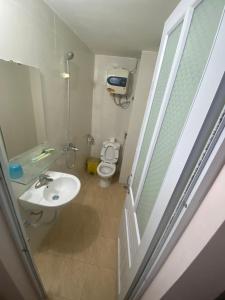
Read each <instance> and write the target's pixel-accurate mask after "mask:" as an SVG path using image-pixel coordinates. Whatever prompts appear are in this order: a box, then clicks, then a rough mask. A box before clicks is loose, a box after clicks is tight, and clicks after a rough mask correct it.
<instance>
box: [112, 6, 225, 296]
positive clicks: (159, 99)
mask: <svg viewBox="0 0 225 300" xmlns="http://www.w3.org/2000/svg"><path fill="white" fill-rule="evenodd" d="M224 6H225V0H183V1H181V2H180V4H179V5H178V7H177V8H176V9H175V11H174V12H173V13H172V15H171V16H170V18H169V19H168V20H167V22H166V24H165V27H164V31H163V35H162V40H161V45H160V49H159V54H158V59H157V62H156V68H155V72H154V77H153V83H152V87H151V91H150V95H149V100H148V105H147V108H146V112H145V116H144V120H143V125H142V129H141V133H140V137H139V142H138V146H137V150H136V155H135V159H134V163H133V168H132V173H131V176H130V183H129V191H128V193H127V196H126V202H125V208H124V212H123V216H122V222H121V227H120V233H119V237H118V264H119V291H118V292H119V299H121V300H122V299H124V297H125V295H126V293H127V291H128V289H129V287H130V286H131V283H132V281H133V280H134V277H135V275H136V273H137V271H138V269H139V267H140V264H141V262H142V260H143V258H144V256H145V254H146V251H147V249H148V248H149V246H150V245H151V242H152V239H153V237H154V234H155V233H156V230H157V229H158V227H159V224H160V221H161V219H162V217H163V214H164V212H165V210H166V208H167V206H168V203H169V200H170V199H171V196H172V194H173V192H174V190H175V187H176V186H177V183H178V180H179V178H180V176H181V173H182V171H183V170H184V166H185V164H186V162H187V160H188V157H189V155H190V153H191V150H192V149H193V146H194V144H195V142H196V139H197V137H198V134H199V132H200V130H201V128H202V125H203V122H204V120H205V118H206V115H207V113H208V111H209V109H210V106H211V104H212V101H213V99H214V96H215V94H216V91H217V89H218V86H219V83H220V81H221V79H222V76H223V74H224V72H225V60H224V53H225V35H224V32H225V18H224Z"/></svg>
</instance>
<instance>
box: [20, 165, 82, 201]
mask: <svg viewBox="0 0 225 300" xmlns="http://www.w3.org/2000/svg"><path fill="white" fill-rule="evenodd" d="M46 175H49V176H50V177H51V178H52V179H53V181H51V182H49V184H48V185H45V186H42V187H40V188H38V189H36V188H35V184H36V182H35V183H34V184H33V185H32V186H31V187H30V188H29V190H27V191H26V192H25V193H24V194H23V195H21V196H20V197H19V200H20V201H21V204H22V205H26V204H34V205H37V206H44V207H60V206H63V205H66V204H67V203H69V202H70V201H72V200H73V199H74V198H75V197H76V196H77V194H78V193H79V191H80V180H79V179H78V178H77V177H76V176H73V175H70V174H65V173H60V172H53V171H48V172H47V173H46ZM26 206H27V205H26Z"/></svg>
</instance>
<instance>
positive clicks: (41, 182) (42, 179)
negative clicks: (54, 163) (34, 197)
mask: <svg viewBox="0 0 225 300" xmlns="http://www.w3.org/2000/svg"><path fill="white" fill-rule="evenodd" d="M51 181H53V178H51V177H50V176H49V175H46V174H41V175H40V176H39V178H38V181H37V183H36V184H35V189H38V188H40V187H42V186H44V185H47V184H48V183H49V182H51Z"/></svg>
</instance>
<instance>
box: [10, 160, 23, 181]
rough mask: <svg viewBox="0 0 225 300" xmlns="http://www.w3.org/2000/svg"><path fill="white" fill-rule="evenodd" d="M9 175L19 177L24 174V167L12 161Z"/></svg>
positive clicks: (13, 177) (14, 177)
mask: <svg viewBox="0 0 225 300" xmlns="http://www.w3.org/2000/svg"><path fill="white" fill-rule="evenodd" d="M9 176H10V178H12V179H18V178H20V177H22V176H23V168H22V166H21V164H18V163H11V164H9Z"/></svg>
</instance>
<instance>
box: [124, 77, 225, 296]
mask: <svg viewBox="0 0 225 300" xmlns="http://www.w3.org/2000/svg"><path fill="white" fill-rule="evenodd" d="M224 78H225V77H224ZM224 90H225V89H224ZM224 94H225V92H224ZM222 125H223V128H222V130H221V131H222V132H220V133H219V137H218V140H217V141H216V142H215V144H214V145H213V149H212V151H211V153H210V154H209V156H208V157H207V160H206V162H205V165H204V167H203V169H202V171H201V174H200V176H199V177H198V178H197V179H196V181H195V182H194V184H193V189H192V191H191V192H190V194H189V195H188V197H187V198H186V199H185V201H184V202H183V203H181V202H179V203H178V205H177V206H179V205H182V207H181V210H180V211H179V212H178V213H177V216H176V215H173V216H172V217H171V223H170V222H169V223H170V225H169V226H168V227H167V228H166V230H165V235H164V234H163V236H162V238H161V240H160V241H159V245H157V247H156V249H155V250H154V252H153V254H152V255H151V258H147V256H148V255H146V257H145V261H144V262H143V265H145V267H144V270H143V271H142V272H141V274H139V275H140V277H139V279H138V281H137V282H136V285H134V286H133V287H132V289H130V292H129V300H139V299H141V297H142V296H143V294H144V293H145V291H146V290H147V288H148V287H149V285H150V284H151V283H152V281H153V280H154V278H155V276H156V275H157V273H158V272H159V270H160V268H161V267H162V265H163V264H164V262H165V261H166V259H167V257H168V256H169V254H170V253H171V251H172V250H173V248H174V247H175V245H176V243H177V242H178V240H179V238H180V237H181V236H182V234H183V232H184V230H185V229H186V227H187V226H188V224H189V223H190V221H191V219H192V217H193V216H194V214H195V213H196V211H197V210H198V208H199V206H200V205H201V203H202V202H203V200H204V198H205V196H206V195H207V193H208V191H209V190H210V188H211V186H212V184H213V182H214V181H215V179H216V178H217V176H218V174H219V172H220V170H221V169H222V167H223V166H224V163H225V120H223V124H222ZM173 218H174V220H173ZM125 299H128V298H125Z"/></svg>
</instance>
